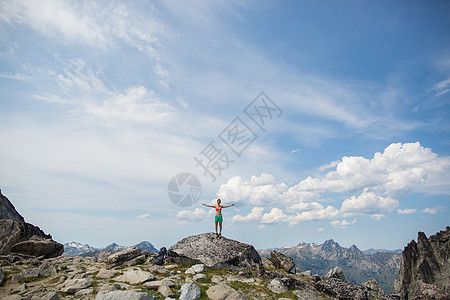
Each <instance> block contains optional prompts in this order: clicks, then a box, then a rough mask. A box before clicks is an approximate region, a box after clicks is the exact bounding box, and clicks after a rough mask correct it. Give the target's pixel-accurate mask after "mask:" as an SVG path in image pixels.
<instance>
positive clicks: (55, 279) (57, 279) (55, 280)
mask: <svg viewBox="0 0 450 300" xmlns="http://www.w3.org/2000/svg"><path fill="white" fill-rule="evenodd" d="M60 278H61V277H55V278H53V279H51V280H49V281H48V283H49V284H53V283H57V282H58V281H59V279H60Z"/></svg>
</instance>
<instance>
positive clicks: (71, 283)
mask: <svg viewBox="0 0 450 300" xmlns="http://www.w3.org/2000/svg"><path fill="white" fill-rule="evenodd" d="M92 282H93V280H92V279H91V278H83V279H67V280H66V281H65V282H64V286H63V288H62V289H61V291H62V292H64V293H68V294H75V293H76V292H77V291H79V290H82V289H85V288H88V287H90V286H91V285H92Z"/></svg>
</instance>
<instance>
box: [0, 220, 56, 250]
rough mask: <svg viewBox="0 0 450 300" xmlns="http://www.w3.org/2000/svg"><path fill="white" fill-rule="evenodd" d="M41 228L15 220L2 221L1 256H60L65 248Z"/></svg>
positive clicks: (0, 232) (0, 229)
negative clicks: (15, 254) (12, 254)
mask: <svg viewBox="0 0 450 300" xmlns="http://www.w3.org/2000/svg"><path fill="white" fill-rule="evenodd" d="M51 238H52V236H51V235H49V234H45V233H44V232H43V231H42V230H41V229H40V228H39V227H37V226H34V225H32V224H29V223H23V222H19V221H14V220H0V254H10V253H20V254H25V255H30V256H36V257H38V256H42V255H43V256H45V257H46V258H50V257H57V256H60V255H61V254H62V253H63V252H64V246H63V245H62V244H60V243H58V242H55V241H53V240H52V239H51Z"/></svg>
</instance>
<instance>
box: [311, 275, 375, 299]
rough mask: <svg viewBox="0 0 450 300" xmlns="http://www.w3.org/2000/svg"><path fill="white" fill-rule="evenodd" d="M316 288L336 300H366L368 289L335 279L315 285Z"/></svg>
mask: <svg viewBox="0 0 450 300" xmlns="http://www.w3.org/2000/svg"><path fill="white" fill-rule="evenodd" d="M316 288H317V289H318V291H319V292H322V293H324V294H326V295H328V296H331V297H334V298H337V299H355V300H368V299H369V293H368V288H367V287H365V286H361V285H357V284H353V283H348V282H345V281H342V280H340V279H337V278H330V279H327V280H323V281H319V282H318V283H316Z"/></svg>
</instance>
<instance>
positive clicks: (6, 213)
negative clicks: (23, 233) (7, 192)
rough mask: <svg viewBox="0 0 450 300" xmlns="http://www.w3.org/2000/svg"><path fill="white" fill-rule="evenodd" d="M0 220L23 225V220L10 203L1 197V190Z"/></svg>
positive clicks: (0, 193) (1, 195) (0, 195)
mask: <svg viewBox="0 0 450 300" xmlns="http://www.w3.org/2000/svg"><path fill="white" fill-rule="evenodd" d="M0 219H8V220H15V221H19V222H22V223H25V219H24V218H23V217H22V216H21V215H20V214H19V213H18V212H17V210H16V208H15V207H14V205H12V203H11V201H9V199H8V198H6V197H5V196H3V194H2V190H0Z"/></svg>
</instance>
